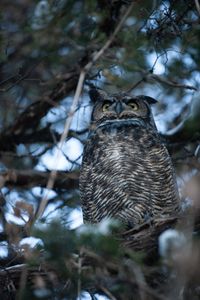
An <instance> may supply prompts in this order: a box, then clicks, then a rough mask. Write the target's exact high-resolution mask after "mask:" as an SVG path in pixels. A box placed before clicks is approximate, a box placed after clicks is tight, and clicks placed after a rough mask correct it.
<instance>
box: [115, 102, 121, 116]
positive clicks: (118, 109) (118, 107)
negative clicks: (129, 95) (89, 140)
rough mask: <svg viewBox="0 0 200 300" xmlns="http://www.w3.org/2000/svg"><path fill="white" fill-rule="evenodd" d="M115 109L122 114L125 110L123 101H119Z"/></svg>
mask: <svg viewBox="0 0 200 300" xmlns="http://www.w3.org/2000/svg"><path fill="white" fill-rule="evenodd" d="M115 111H116V113H117V114H118V115H120V114H121V112H122V111H123V105H122V103H121V102H117V103H116V105H115Z"/></svg>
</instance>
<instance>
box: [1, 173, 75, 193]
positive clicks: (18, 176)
mask: <svg viewBox="0 0 200 300" xmlns="http://www.w3.org/2000/svg"><path fill="white" fill-rule="evenodd" d="M49 174H50V172H42V171H35V170H8V171H3V172H0V188H2V187H9V188H13V187H15V188H16V187H17V188H32V187H35V186H40V187H45V186H46V184H47V181H48V178H49ZM78 178H79V172H75V171H74V172H69V173H67V172H65V171H58V172H57V177H56V180H55V188H59V189H65V190H72V189H76V188H78Z"/></svg>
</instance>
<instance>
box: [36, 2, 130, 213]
mask: <svg viewBox="0 0 200 300" xmlns="http://www.w3.org/2000/svg"><path fill="white" fill-rule="evenodd" d="M132 8H133V3H132V4H131V5H130V6H129V7H128V9H127V11H126V12H125V14H124V15H123V17H122V19H121V20H120V22H119V24H118V25H117V27H116V29H115V30H114V32H113V34H112V35H111V36H110V38H109V40H108V41H107V42H106V43H105V45H104V46H103V47H102V48H101V49H100V50H99V51H98V52H97V53H96V54H95V55H94V56H93V58H92V60H91V61H89V62H88V63H87V64H86V65H85V67H84V68H83V70H82V71H81V73H80V76H79V80H78V84H77V88H76V91H75V95H74V99H73V102H72V105H71V108H70V112H69V115H68V118H67V120H66V122H65V127H64V131H63V133H62V135H61V138H60V141H59V143H58V147H57V149H56V155H55V164H56V166H57V164H58V161H59V160H60V157H61V153H62V148H63V144H64V141H65V140H66V138H67V136H68V133H69V129H70V124H71V121H72V118H73V115H74V113H75V111H76V108H77V105H78V101H79V98H80V95H81V92H82V88H83V83H84V80H85V77H86V75H87V73H88V72H89V70H90V69H91V68H92V66H93V65H94V64H95V62H96V61H97V60H98V59H99V58H100V57H101V56H102V55H103V53H104V52H105V51H106V49H108V48H109V47H110V45H111V44H112V42H113V40H114V38H115V36H116V35H117V33H118V32H119V31H120V29H121V27H122V25H123V23H124V21H125V20H126V18H127V16H128V15H129V14H130V12H131V10H132ZM56 166H55V168H54V170H52V171H51V173H50V176H49V179H48V182H47V186H46V188H47V189H48V191H47V193H46V194H45V196H44V197H43V198H42V200H41V202H40V206H39V208H38V211H37V214H36V219H39V218H40V217H41V216H42V215H43V213H44V210H45V208H46V206H47V204H48V201H49V199H48V198H49V197H48V196H49V193H50V190H51V189H53V186H54V182H55V179H56V175H57V170H56Z"/></svg>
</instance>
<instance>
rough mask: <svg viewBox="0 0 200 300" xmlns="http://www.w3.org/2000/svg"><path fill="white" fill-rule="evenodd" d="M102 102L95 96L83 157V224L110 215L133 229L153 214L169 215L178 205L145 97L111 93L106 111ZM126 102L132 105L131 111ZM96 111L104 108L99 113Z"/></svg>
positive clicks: (167, 161)
mask: <svg viewBox="0 0 200 300" xmlns="http://www.w3.org/2000/svg"><path fill="white" fill-rule="evenodd" d="M104 95H105V94H104ZM142 97H143V96H142ZM104 98H105V96H104V97H103V99H102V98H101V97H100V96H99V98H98V97H97V102H96V103H95V106H94V111H93V115H92V125H91V130H90V133H89V137H88V140H87V142H86V146H85V150H84V155H83V164H82V170H81V176H80V192H81V201H82V208H83V216H84V221H86V222H89V223H97V222H100V221H101V220H102V219H103V218H106V217H113V218H117V219H120V220H122V221H123V222H125V223H128V224H131V225H132V226H134V225H136V224H140V223H142V222H144V221H145V220H148V218H151V217H154V216H162V215H171V214H173V213H174V212H175V211H176V210H177V209H178V207H179V198H178V192H177V187H176V182H175V175H174V171H173V166H172V163H171V159H170V157H169V154H168V151H167V149H166V147H165V146H164V145H163V144H162V143H161V141H160V138H159V134H158V132H157V130H156V126H155V124H154V121H153V117H152V115H151V111H150V108H149V103H148V99H147V100H145V99H141V98H139V97H138V98H137V97H136V98H135V99H134V100H133V99H132V97H130V96H127V95H125V94H123V95H121V94H120V95H119V96H118V98H117V97H116V96H115V95H114V96H113V98H112V100H113V101H112V102H110V106H109V107H110V111H109V110H108V103H107V101H108V99H107V97H106V99H104ZM147 98H149V97H147ZM124 99H125V100H124ZM127 99H131V101H132V102H131V103H132V108H133V109H132V110H129V108H130V107H129V108H128V107H127V105H130V103H129V102H128V100H127ZM150 99H152V98H150ZM105 100H106V102H105ZM126 100H127V101H126ZM123 101H125V104H124V103H123ZM105 103H107V104H105ZM119 103H121V104H119ZM127 103H129V104H127ZM133 103H135V104H134V105H136V104H137V107H136V106H134V105H133ZM106 105H107V106H106ZM120 105H121V107H120ZM112 106H113V107H112ZM102 107H104V108H107V109H106V110H105V111H104V112H103V113H102ZM136 108H137V110H136ZM140 109H141V111H140V112H139V110H140ZM99 110H100V112H99V113H98V111H99ZM136 112H137V113H136Z"/></svg>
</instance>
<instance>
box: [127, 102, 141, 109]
mask: <svg viewBox="0 0 200 300" xmlns="http://www.w3.org/2000/svg"><path fill="white" fill-rule="evenodd" d="M128 106H129V107H130V108H131V109H132V110H134V111H136V110H138V108H139V107H138V105H137V103H135V102H133V101H130V102H128Z"/></svg>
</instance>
